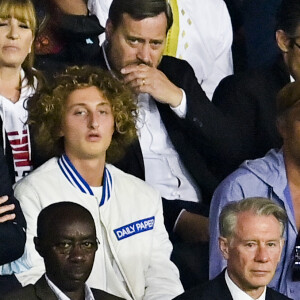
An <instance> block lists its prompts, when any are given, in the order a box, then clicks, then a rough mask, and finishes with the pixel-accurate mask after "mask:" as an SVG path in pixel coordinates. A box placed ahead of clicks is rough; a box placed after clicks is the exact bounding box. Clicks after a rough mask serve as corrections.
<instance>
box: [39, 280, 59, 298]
mask: <svg viewBox="0 0 300 300" xmlns="http://www.w3.org/2000/svg"><path fill="white" fill-rule="evenodd" d="M34 287H35V292H36V296H37V297H38V298H39V299H47V300H57V297H56V296H55V294H54V293H53V292H52V290H51V289H50V287H49V285H48V283H47V281H46V278H45V275H43V276H42V277H41V278H40V279H39V280H38V281H37V283H36V284H35V285H34Z"/></svg>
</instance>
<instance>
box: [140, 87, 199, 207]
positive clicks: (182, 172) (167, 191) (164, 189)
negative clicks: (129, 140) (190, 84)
mask: <svg viewBox="0 0 300 300" xmlns="http://www.w3.org/2000/svg"><path fill="white" fill-rule="evenodd" d="M183 95H184V96H183V99H182V101H181V104H180V105H179V106H178V107H176V108H172V107H171V109H172V110H173V111H174V112H175V113H176V114H177V115H178V116H179V117H181V118H182V117H185V115H186V96H185V93H184V92H183ZM138 106H139V118H138V123H137V128H138V131H139V141H140V145H141V149H142V154H143V159H144V165H145V179H146V182H147V183H149V184H150V185H152V186H153V187H155V188H156V189H157V190H159V191H160V193H161V195H162V197H164V198H165V199H168V200H176V199H177V200H188V201H192V202H199V201H200V199H201V195H200V191H199V190H198V188H197V186H196V184H195V183H194V181H193V179H192V177H191V176H190V174H189V173H188V171H187V170H186V169H185V167H184V165H183V164H182V162H181V160H180V157H179V155H178V153H177V151H176V150H175V149H174V146H173V144H172V142H171V140H170V138H169V136H168V133H167V130H166V128H165V126H164V124H163V122H162V120H161V118H160V114H159V111H158V108H157V106H156V104H155V101H154V100H153V99H152V98H151V97H150V95H149V94H140V95H139V97H138Z"/></svg>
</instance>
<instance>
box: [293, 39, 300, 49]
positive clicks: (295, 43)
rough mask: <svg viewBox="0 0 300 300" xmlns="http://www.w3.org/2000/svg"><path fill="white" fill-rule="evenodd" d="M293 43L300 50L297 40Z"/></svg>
mask: <svg viewBox="0 0 300 300" xmlns="http://www.w3.org/2000/svg"><path fill="white" fill-rule="evenodd" d="M293 43H294V45H296V46H297V47H298V48H299V49H300V45H299V44H298V43H297V42H296V41H295V40H294V41H293Z"/></svg>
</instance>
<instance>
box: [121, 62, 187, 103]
mask: <svg viewBox="0 0 300 300" xmlns="http://www.w3.org/2000/svg"><path fill="white" fill-rule="evenodd" d="M121 73H122V74H123V75H124V82H125V83H126V84H128V85H129V86H131V87H132V88H133V89H134V91H135V92H136V93H137V94H139V93H148V94H150V95H151V96H152V97H153V98H155V100H157V101H159V102H161V103H166V104H169V105H170V106H171V107H177V106H178V105H180V103H181V100H182V97H183V94H182V91H181V89H180V88H179V87H177V86H176V85H174V84H173V83H172V82H171V81H170V80H169V79H168V78H167V76H166V75H165V74H164V73H162V72H161V71H160V70H158V69H156V68H154V67H151V66H148V65H145V64H139V65H137V64H134V65H128V66H126V67H124V68H122V69H121Z"/></svg>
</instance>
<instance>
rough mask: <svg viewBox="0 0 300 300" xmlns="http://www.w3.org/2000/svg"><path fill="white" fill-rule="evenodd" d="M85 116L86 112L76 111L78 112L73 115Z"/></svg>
mask: <svg viewBox="0 0 300 300" xmlns="http://www.w3.org/2000/svg"><path fill="white" fill-rule="evenodd" d="M85 114H86V111H85V110H78V111H75V115H78V116H81V115H85Z"/></svg>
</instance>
